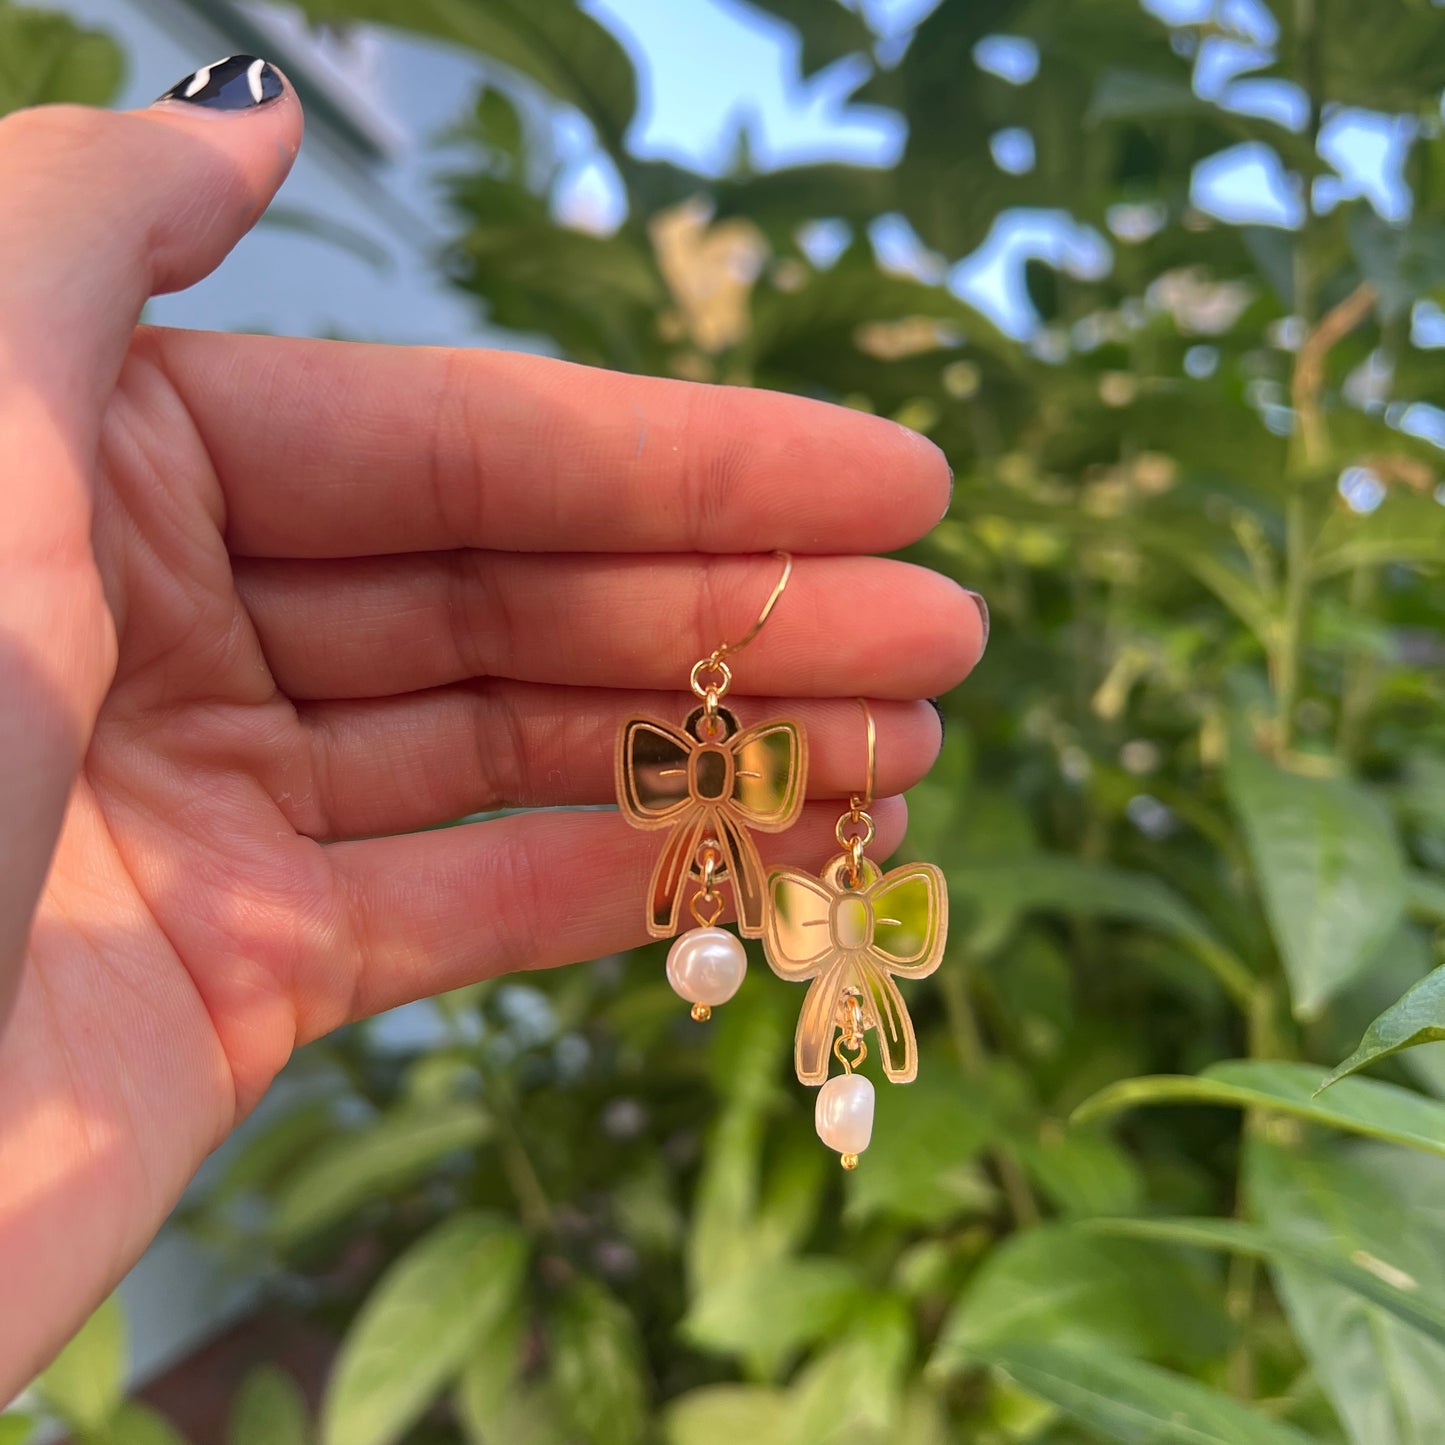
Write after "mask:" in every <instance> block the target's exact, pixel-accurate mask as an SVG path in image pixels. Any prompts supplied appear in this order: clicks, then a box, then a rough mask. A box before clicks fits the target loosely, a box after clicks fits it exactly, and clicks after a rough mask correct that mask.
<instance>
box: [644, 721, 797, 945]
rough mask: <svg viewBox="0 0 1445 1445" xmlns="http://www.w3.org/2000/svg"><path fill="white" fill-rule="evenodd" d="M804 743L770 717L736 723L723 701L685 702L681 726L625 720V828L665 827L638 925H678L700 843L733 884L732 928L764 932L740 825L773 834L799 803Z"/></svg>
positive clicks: (761, 885)
mask: <svg viewBox="0 0 1445 1445" xmlns="http://www.w3.org/2000/svg"><path fill="white" fill-rule="evenodd" d="M806 774H807V743H806V741H805V739H804V736H803V731H802V729H801V728H800V727H799V726H798V725H797V724H796V723H792V722H787V721H782V720H775V721H772V722H765V723H759V724H758V725H757V726H756V727H751V728H745V729H740V728H739V727H738V723H737V719H736V718H735V717H734V716H733V714H732V713H731V712H729V711H728V709H727V708H716V710H715V716H714V717H713V719H712V720H711V725H710V726H709V719H708V717H707V709H706V708H702V707H699V708H694V709H693V711H692V713H691V714H690V715H689V717H688V719H687V722H686V723H685V724H684V725H683V727H681V728H676V727H673V726H671V725H670V724H669V723H664V722H658V721H656V720H655V719H653V718H643V717H637V718H630V719H629V720H628V721H627V722H625V723H624V724H623V725H622V729H621V731H620V732H619V733H618V738H617V797H618V802H619V806H620V807H621V810H622V814H623V816H624V817H625V818H626V819H627V821H628V822H629V823H631V824H632V826H633V827H634V828H654V829H662V828H666V829H669V830H670V831H669V833H668V837H667V841H666V843H665V844H664V845H663V849H662V854H661V856H660V857H659V858H658V860H657V866H656V867H655V868H654V869H653V873H652V882H651V885H650V886H649V888H648V894H647V931H648V932H649V933H650V934H651V935H652V936H653V937H654V938H668V937H671V935H672V934H674V933H676V932H677V926H678V914H679V912H680V910H681V907H682V898H683V893H684V891H685V888H686V884H687V882H688V880H689V879H690V878H698V877H700V876H701V868H700V863H699V852H700V851H701V850H703V849H704V848H705V847H706V846H709V845H710V846H711V848H712V849H714V850H715V853H716V856H717V857H718V858H719V859H720V860H721V861H720V863H719V864H718V865H717V866H716V868H715V869H714V871H713V873H712V875H711V876H713V877H715V878H717V879H718V880H723V879H726V880H728V881H729V882H731V884H732V888H733V898H734V901H735V904H736V907H737V914H738V932H739V933H741V934H743V935H744V936H745V937H749V938H756V937H758V936H759V935H760V934H761V933H762V931H763V907H764V902H765V890H766V885H765V880H764V875H763V864H762V859H761V858H760V857H759V856H758V850H757V845H756V844H755V843H754V842H753V840H752V838H751V837H750V836H749V834H748V830H749V829H756V830H758V831H759V832H763V833H780V832H782V831H783V829H784V828H788V827H790V826H791V825H792V824H793V823H794V821H796V819H797V816H798V813H799V811H800V810H801V808H802V806H803V780H804V778H805V777H806Z"/></svg>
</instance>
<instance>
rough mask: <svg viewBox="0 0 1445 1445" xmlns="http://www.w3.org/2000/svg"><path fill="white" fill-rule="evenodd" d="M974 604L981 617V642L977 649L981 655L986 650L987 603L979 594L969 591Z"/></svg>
mask: <svg viewBox="0 0 1445 1445" xmlns="http://www.w3.org/2000/svg"><path fill="white" fill-rule="evenodd" d="M968 595H969V596H970V597H972V598H973V603H974V606H975V607H977V608H978V615H979V616H980V617H981V618H982V619H983V644H982V645H981V646H980V647H979V649H978V655H979V656H980V657H982V656H983V655H984V653H985V652H987V651H988V603H987V602H985V601H984V600H983V597H982V595H981V594H979V593H977V592H970V593H969V594H968Z"/></svg>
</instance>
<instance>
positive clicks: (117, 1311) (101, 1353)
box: [39, 1295, 126, 1431]
mask: <svg viewBox="0 0 1445 1445" xmlns="http://www.w3.org/2000/svg"><path fill="white" fill-rule="evenodd" d="M125 1368H126V1336H125V1315H124V1313H123V1312H122V1310H121V1306H120V1300H119V1299H118V1298H117V1297H116V1296H115V1295H112V1296H111V1297H110V1298H109V1299H108V1300H106V1302H105V1303H104V1304H103V1305H101V1307H100V1308H99V1309H98V1310H96V1312H95V1313H94V1314H93V1315H91V1317H90V1318H89V1319H88V1320H86V1322H85V1323H84V1324H83V1325H82V1326H81V1327H80V1331H79V1333H78V1334H77V1335H76V1336H75V1338H74V1339H72V1340H71V1342H70V1343H69V1344H68V1345H66V1347H65V1348H64V1349H63V1350H62V1351H61V1352H60V1354H59V1355H58V1356H57V1357H56V1359H55V1362H54V1363H53V1364H52V1365H51V1366H50V1368H49V1369H48V1370H46V1371H45V1373H44V1374H43V1375H42V1376H41V1377H40V1382H39V1383H40V1394H41V1398H42V1399H44V1401H45V1403H46V1404H47V1405H48V1406H50V1408H51V1409H52V1410H54V1411H55V1413H56V1414H57V1415H59V1416H60V1417H61V1418H62V1419H64V1420H65V1422H66V1423H67V1424H68V1425H71V1426H73V1427H74V1428H75V1429H77V1430H80V1431H85V1430H96V1429H98V1428H99V1427H100V1426H101V1425H103V1424H105V1422H106V1421H107V1420H108V1419H109V1418H110V1416H111V1415H113V1414H114V1413H115V1411H116V1409H117V1408H118V1407H119V1405H120V1403H121V1399H122V1397H123V1395H124V1392H125Z"/></svg>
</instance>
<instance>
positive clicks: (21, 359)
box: [0, 56, 301, 1022]
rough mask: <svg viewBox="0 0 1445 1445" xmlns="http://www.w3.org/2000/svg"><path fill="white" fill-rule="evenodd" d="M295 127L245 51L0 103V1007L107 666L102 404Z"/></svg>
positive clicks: (283, 96) (264, 188) (276, 170)
mask: <svg viewBox="0 0 1445 1445" xmlns="http://www.w3.org/2000/svg"><path fill="white" fill-rule="evenodd" d="M300 139H301V107H300V105H299V104H298V103H297V101H296V97H295V94H294V93H293V92H292V90H291V88H290V87H289V86H288V85H287V84H286V82H285V81H284V79H283V78H282V76H281V75H280V73H279V72H278V71H277V70H275V69H274V68H273V67H271V66H269V65H267V64H266V63H265V62H264V61H261V60H257V59H255V58H254V57H251V56H232V57H230V58H229V59H227V60H223V61H219V62H217V63H216V64H214V65H209V66H205V67H204V68H203V69H201V70H198V71H197V72H196V73H195V74H194V75H193V76H189V77H187V78H186V79H185V80H183V81H182V82H180V84H178V85H177V86H176V87H175V88H174V89H172V90H171V91H168V92H167V93H166V95H165V96H163V97H162V98H161V99H160V100H159V101H157V102H156V103H155V104H154V105H152V106H150V107H148V108H147V109H145V110H140V111H129V112H125V113H121V114H113V113H109V112H106V111H101V110H90V109H87V108H84V107H81V106H42V107H37V108H36V109H33V110H25V111H18V112H16V113H15V114H13V115H11V116H8V117H6V118H5V119H4V120H3V121H0V278H3V282H0V479H3V480H0V1022H3V1018H4V1013H5V1005H6V999H7V994H8V993H9V992H10V991H11V989H12V988H13V984H14V978H15V963H16V960H17V958H18V956H19V955H20V953H21V952H22V951H23V948H24V944H25V939H26V935H27V933H28V931H29V922H30V917H31V914H32V911H33V909H34V907H35V903H36V899H37V898H38V896H39V892H40V888H41V886H42V884H43V881H44V877H45V873H46V870H47V868H48V866H49V862H50V857H51V852H52V850H53V848H54V844H55V839H56V837H57V836H58V834H59V829H60V825H61V820H62V818H63V817H64V813H65V807H66V802H67V799H68V797H69V793H70V789H71V786H72V784H73V782H74V779H75V776H76V772H77V769H78V768H79V766H80V763H81V760H82V758H83V756H84V753H85V749H86V747H87V746H88V744H89V740H90V733H91V729H92V727H93V726H94V722H95V716H96V712H97V710H98V709H99V706H100V703H101V700H102V698H103V697H104V695H105V690H106V688H107V687H108V686H109V684H110V678H111V674H112V672H113V669H114V657H115V637H114V627H113V624H112V623H111V619H110V614H109V612H108V610H107V608H106V605H105V602H104V599H103V598H102V595H101V589H100V580H99V575H98V572H97V569H96V565H95V561H94V558H93V556H92V553H91V546H90V541H91V513H92V498H91V483H92V474H93V471H94V467H95V459H96V448H97V442H98V437H99V430H100V422H101V417H102V414H103V412H104V409H105V406H106V404H107V401H108V400H109V397H110V395H111V392H112V390H113V388H114V386H115V383H116V378H117V376H118V375H119V372H120V368H121V364H122V362H123V360H124V358H125V354H126V348H127V346H128V345H129V342H130V338H131V334H132V332H133V331H134V328H135V324H136V322H137V320H138V319H139V317H140V311H141V307H142V306H143V305H144V304H145V302H146V300H147V298H148V297H150V296H151V295H153V294H155V293H156V292H159V291H168V290H175V289H177V288H179V287H182V286H188V285H190V284H191V283H192V282H194V281H197V280H199V279H200V278H201V277H202V276H204V275H206V274H207V273H208V272H209V271H211V270H212V269H213V268H214V267H215V266H216V265H217V264H218V263H219V262H220V260H221V259H222V257H224V256H225V254H226V253H227V252H228V251H229V250H230V249H231V247H232V246H233V245H235V243H236V242H237V241H238V240H239V239H240V237H241V236H243V235H244V234H245V233H246V232H247V231H248V230H249V229H250V227H251V226H252V225H253V224H254V222H255V221H256V218H257V217H258V216H259V215H260V214H261V212H262V211H263V210H264V209H265V207H266V205H267V203H268V202H269V201H270V199H271V197H272V195H273V194H274V193H275V191H276V188H277V187H278V186H279V185H280V184H281V182H282V180H283V179H284V178H285V176H286V173H287V171H288V170H289V169H290V167H291V162H292V160H294V158H295V155H296V151H297V148H298V146H299V144H300Z"/></svg>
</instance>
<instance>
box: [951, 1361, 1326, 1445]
mask: <svg viewBox="0 0 1445 1445" xmlns="http://www.w3.org/2000/svg"><path fill="white" fill-rule="evenodd" d="M976 1357H977V1358H978V1359H979V1360H980V1361H981V1362H982V1363H985V1364H988V1365H992V1366H993V1367H994V1368H995V1369H997V1370H1001V1371H1003V1372H1004V1373H1005V1374H1006V1375H1008V1376H1009V1377H1010V1378H1012V1379H1013V1380H1015V1381H1017V1383H1018V1384H1019V1385H1021V1386H1022V1387H1023V1388H1024V1389H1025V1390H1027V1391H1028V1392H1029V1393H1030V1394H1032V1395H1037V1396H1038V1397H1039V1399H1041V1400H1046V1401H1048V1403H1049V1404H1051V1405H1054V1406H1056V1407H1057V1408H1058V1409H1060V1410H1062V1411H1063V1412H1064V1413H1065V1414H1066V1415H1068V1416H1069V1417H1070V1418H1071V1419H1073V1420H1076V1421H1077V1422H1078V1423H1079V1424H1080V1425H1083V1426H1085V1427H1086V1428H1088V1429H1090V1430H1097V1431H1098V1432H1099V1434H1100V1435H1101V1436H1102V1437H1103V1438H1104V1439H1106V1440H1108V1441H1109V1442H1110V1445H1311V1442H1310V1441H1309V1438H1308V1437H1307V1436H1305V1435H1302V1434H1300V1432H1299V1431H1298V1430H1295V1429H1292V1428H1291V1427H1290V1426H1288V1425H1282V1424H1280V1423H1279V1422H1278V1421H1275V1420H1271V1419H1270V1418H1269V1417H1268V1416H1266V1415H1261V1414H1259V1413H1257V1412H1256V1411H1254V1410H1250V1409H1248V1408H1246V1407H1245V1406H1244V1405H1241V1404H1240V1403H1239V1401H1237V1400H1234V1399H1231V1398H1230V1397H1229V1396H1228V1395H1225V1394H1221V1393H1220V1392H1219V1391H1218V1390H1211V1389H1209V1388H1208V1387H1207V1386H1205V1385H1201V1384H1199V1383H1198V1381H1196V1380H1189V1379H1185V1378H1184V1377H1183V1376H1182V1375H1174V1374H1170V1373H1169V1372H1168V1371H1167V1370H1161V1369H1159V1368H1158V1367H1157V1366H1155V1365H1146V1364H1144V1363H1142V1362H1141V1361H1139V1360H1131V1359H1129V1358H1128V1357H1126V1356H1122V1355H1116V1354H1113V1353H1111V1352H1110V1351H1107V1350H1103V1349H1099V1348H1097V1347H1095V1348H1088V1349H1085V1348H1082V1347H1079V1346H1074V1347H1072V1348H1066V1347H1064V1346H1061V1345H1043V1344H1031V1343H1029V1342H1027V1341H1023V1340H1020V1341H1018V1342H1016V1343H1012V1344H999V1345H992V1346H989V1347H988V1348H987V1349H984V1350H980V1351H978V1353H977V1356H976Z"/></svg>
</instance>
